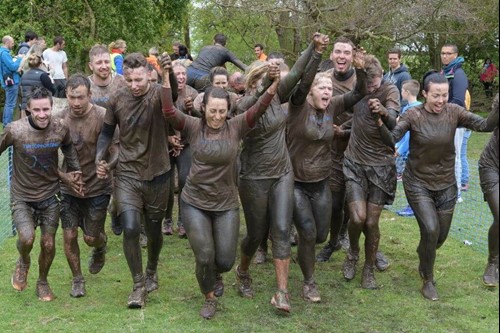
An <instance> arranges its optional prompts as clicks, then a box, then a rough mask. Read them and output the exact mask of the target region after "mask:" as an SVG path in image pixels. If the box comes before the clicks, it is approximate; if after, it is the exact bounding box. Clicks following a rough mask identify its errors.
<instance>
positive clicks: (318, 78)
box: [309, 72, 333, 93]
mask: <svg viewBox="0 0 500 333" xmlns="http://www.w3.org/2000/svg"><path fill="white" fill-rule="evenodd" d="M323 79H327V80H330V83H331V84H332V87H333V80H332V76H331V74H328V73H326V72H319V73H318V74H316V75H315V76H314V80H313V83H312V85H311V88H312V87H315V86H317V85H318V84H319V81H321V80H323ZM310 92H311V91H309V93H310Z"/></svg>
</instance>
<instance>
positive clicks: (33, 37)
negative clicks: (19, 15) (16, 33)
mask: <svg viewBox="0 0 500 333" xmlns="http://www.w3.org/2000/svg"><path fill="white" fill-rule="evenodd" d="M37 41H38V35H37V34H36V33H34V32H33V31H28V32H26V34H25V35H24V42H22V43H21V44H19V49H18V50H17V54H18V55H19V54H26V53H28V50H29V49H30V47H32V46H33V44H35V43H37Z"/></svg>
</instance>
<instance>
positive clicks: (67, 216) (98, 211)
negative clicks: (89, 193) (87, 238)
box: [61, 193, 111, 232]
mask: <svg viewBox="0 0 500 333" xmlns="http://www.w3.org/2000/svg"><path fill="white" fill-rule="evenodd" d="M110 197H111V196H110V195H109V194H102V195H99V196H97V197H92V198H78V197H75V196H72V195H70V194H64V193H63V194H62V195H61V224H62V227H63V229H72V228H76V227H81V228H82V230H83V231H84V232H85V231H86V230H89V229H95V228H93V226H94V225H104V222H105V221H106V214H107V208H108V204H109V199H110Z"/></svg>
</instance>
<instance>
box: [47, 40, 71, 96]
mask: <svg viewBox="0 0 500 333" xmlns="http://www.w3.org/2000/svg"><path fill="white" fill-rule="evenodd" d="M65 47H66V42H65V41H64V38H63V37H62V36H57V37H55V38H54V46H53V47H51V48H50V49H46V50H45V51H43V60H44V61H45V62H47V63H48V66H49V73H50V75H51V77H52V79H53V80H54V85H55V87H56V93H55V94H54V97H58V98H65V97H66V79H67V78H68V76H69V75H68V73H69V69H68V57H67V55H66V52H65V51H64V48H65Z"/></svg>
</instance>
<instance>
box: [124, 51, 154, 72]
mask: <svg viewBox="0 0 500 333" xmlns="http://www.w3.org/2000/svg"><path fill="white" fill-rule="evenodd" d="M123 67H124V68H125V67H126V68H131V69H134V68H139V67H144V68H146V69H147V68H148V61H147V60H146V58H145V57H144V55H143V54H142V53H139V52H134V53H130V54H129V55H127V56H126V57H125V59H123Z"/></svg>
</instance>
